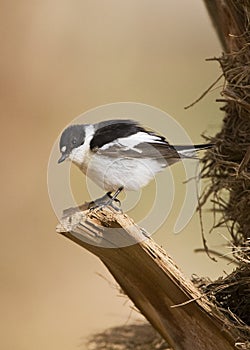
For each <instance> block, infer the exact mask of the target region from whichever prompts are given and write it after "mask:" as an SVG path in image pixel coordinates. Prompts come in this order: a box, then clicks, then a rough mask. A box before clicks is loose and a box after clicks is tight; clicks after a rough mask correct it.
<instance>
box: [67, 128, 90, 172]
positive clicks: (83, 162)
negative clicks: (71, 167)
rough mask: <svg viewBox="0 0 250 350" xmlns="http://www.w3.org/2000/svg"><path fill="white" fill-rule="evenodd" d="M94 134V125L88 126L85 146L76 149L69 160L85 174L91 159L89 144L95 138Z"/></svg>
mask: <svg viewBox="0 0 250 350" xmlns="http://www.w3.org/2000/svg"><path fill="white" fill-rule="evenodd" d="M94 132H95V129H94V126H93V125H91V124H90V125H86V128H85V140H84V143H83V145H81V146H79V147H77V148H74V149H73V150H72V151H71V153H70V155H69V159H70V160H71V161H72V162H73V163H75V164H76V165H77V166H78V167H79V168H80V169H81V170H83V171H84V172H86V169H87V166H88V163H89V160H90V157H91V154H90V152H91V151H90V147H89V144H90V141H91V140H92V138H93V135H94Z"/></svg>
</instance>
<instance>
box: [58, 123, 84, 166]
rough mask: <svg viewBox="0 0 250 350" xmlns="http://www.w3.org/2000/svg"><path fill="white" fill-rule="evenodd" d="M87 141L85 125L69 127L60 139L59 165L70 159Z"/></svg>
mask: <svg viewBox="0 0 250 350" xmlns="http://www.w3.org/2000/svg"><path fill="white" fill-rule="evenodd" d="M84 141H85V125H70V126H69V127H67V128H66V129H65V130H64V131H63V133H62V135H61V138H60V143H59V147H60V152H61V157H60V158H59V159H58V163H62V162H63V161H64V160H65V159H67V158H69V157H70V155H71V154H72V152H73V151H74V150H76V149H77V148H79V147H80V146H81V145H83V144H84Z"/></svg>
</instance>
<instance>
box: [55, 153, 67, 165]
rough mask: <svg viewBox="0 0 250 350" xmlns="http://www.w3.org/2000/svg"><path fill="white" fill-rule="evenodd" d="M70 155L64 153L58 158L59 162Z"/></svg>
mask: <svg viewBox="0 0 250 350" xmlns="http://www.w3.org/2000/svg"><path fill="white" fill-rule="evenodd" d="M68 156H69V155H68V154H67V153H64V154H62V155H61V157H60V158H59V159H58V161H57V163H58V164H59V163H62V162H63V161H64V160H65V159H67V158H68Z"/></svg>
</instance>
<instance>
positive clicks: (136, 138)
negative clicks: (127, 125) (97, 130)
mask: <svg viewBox="0 0 250 350" xmlns="http://www.w3.org/2000/svg"><path fill="white" fill-rule="evenodd" d="M140 143H149V144H150V143H164V142H163V141H162V139H161V138H160V137H159V136H157V135H150V134H148V133H146V132H142V131H140V132H137V133H136V134H133V135H130V136H128V137H120V138H119V139H117V140H115V141H113V142H109V143H107V144H106V145H103V146H102V147H101V148H100V149H101V150H103V151H104V150H107V149H109V148H110V147H113V146H118V147H120V148H123V149H124V150H126V149H127V150H133V151H136V152H138V153H141V152H142V150H140V149H138V148H135V147H136V146H137V145H139V144H140Z"/></svg>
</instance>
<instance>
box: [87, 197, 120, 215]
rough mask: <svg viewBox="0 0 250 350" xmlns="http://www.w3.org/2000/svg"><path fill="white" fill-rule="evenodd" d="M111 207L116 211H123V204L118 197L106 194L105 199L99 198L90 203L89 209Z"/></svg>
mask: <svg viewBox="0 0 250 350" xmlns="http://www.w3.org/2000/svg"><path fill="white" fill-rule="evenodd" d="M107 206H111V207H112V208H113V209H115V210H116V211H122V209H121V202H120V201H119V199H117V198H116V196H112V193H111V192H108V193H106V194H105V195H104V196H103V197H101V198H97V199H95V200H94V201H92V202H90V203H89V209H90V210H94V209H97V208H98V209H102V208H104V207H107Z"/></svg>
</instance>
